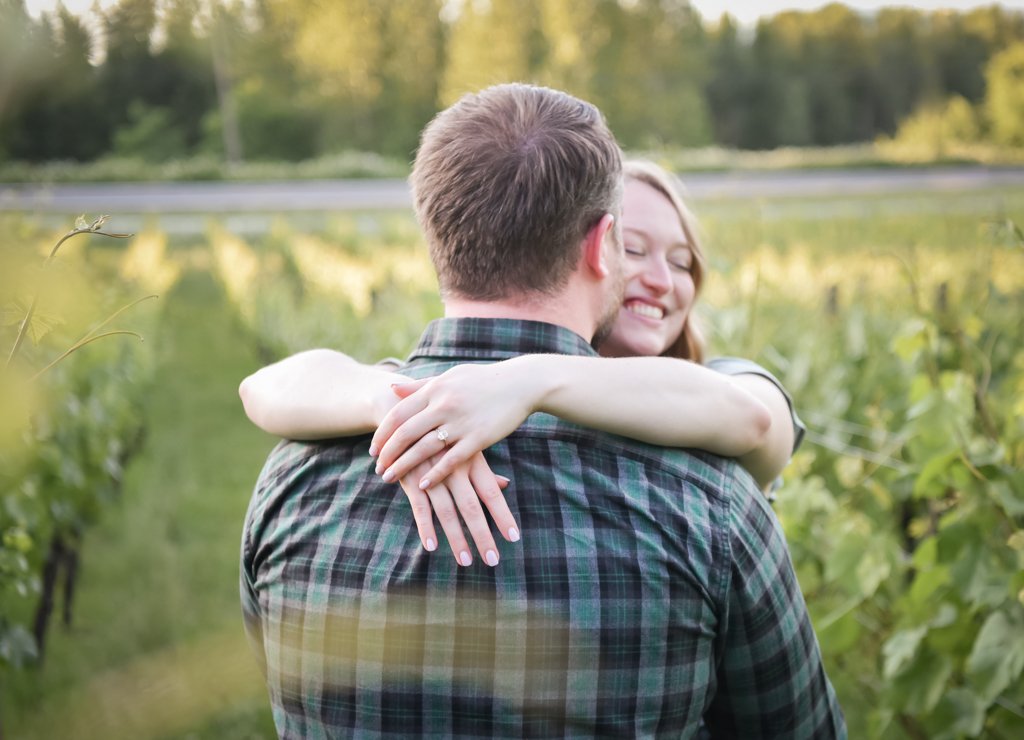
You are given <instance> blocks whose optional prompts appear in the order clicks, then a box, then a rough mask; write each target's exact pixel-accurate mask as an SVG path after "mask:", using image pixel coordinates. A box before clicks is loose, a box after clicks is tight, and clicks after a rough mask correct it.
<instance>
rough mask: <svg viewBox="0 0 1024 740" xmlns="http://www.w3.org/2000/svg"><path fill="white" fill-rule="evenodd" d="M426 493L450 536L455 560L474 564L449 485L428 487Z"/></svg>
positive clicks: (449, 539) (449, 541)
mask: <svg viewBox="0 0 1024 740" xmlns="http://www.w3.org/2000/svg"><path fill="white" fill-rule="evenodd" d="M426 495H427V497H428V498H429V499H430V505H431V506H432V507H433V509H434V515H435V516H437V521H438V522H440V523H441V529H443V530H444V534H445V536H446V537H447V538H448V545H449V546H450V547H451V548H452V553H454V555H455V561H456V562H457V563H458V564H459V565H472V564H473V555H472V553H470V551H469V544H468V543H467V542H466V536H465V534H464V533H463V531H462V520H461V519H459V512H458V511H457V510H456V508H455V502H454V501H453V500H452V496H451V493H450V492H449V491H448V487H447V486H446V485H445V484H444V483H441V484H439V485H436V486H434V487H433V488H430V489H428V490H427V492H426Z"/></svg>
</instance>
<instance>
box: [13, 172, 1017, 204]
mask: <svg viewBox="0 0 1024 740" xmlns="http://www.w3.org/2000/svg"><path fill="white" fill-rule="evenodd" d="M683 179H684V182H685V183H686V186H687V189H688V191H689V195H690V197H692V198H694V199H695V200H715V199H731V198H768V197H799V196H835V195H844V194H845V195H864V194H898V193H918V192H925V193H927V192H936V193H938V192H944V193H966V192H969V191H975V190H985V189H999V188H1005V187H1024V167H1014V168H988V167H956V168H953V167H950V168H928V169H873V170H813V171H789V172H723V173H717V172H716V173H690V174H686V175H685V176H684V177H683ZM409 205H410V198H409V190H408V187H407V185H406V183H405V181H404V180H397V179H396V180H315V181H295V182H258V183H251V182H185V183H96V184H78V185H52V186H31V185H29V186H20V185H4V184H0V211H28V212H35V213H39V214H43V213H65V214H77V213H99V212H103V213H117V214H129V213H134V214H146V213H165V214H166V213H183V214H184V213H191V214H196V213H266V212H282V211H287V212H304V211H305V212H323V211H345V210H363V209H375V208H408V207H409Z"/></svg>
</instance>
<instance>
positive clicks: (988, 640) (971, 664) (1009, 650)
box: [967, 611, 1024, 702]
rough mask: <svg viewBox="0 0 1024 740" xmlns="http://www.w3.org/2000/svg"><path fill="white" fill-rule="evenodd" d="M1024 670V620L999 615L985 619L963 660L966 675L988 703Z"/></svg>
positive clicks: (999, 612) (999, 613)
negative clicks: (965, 663) (967, 655)
mask: <svg viewBox="0 0 1024 740" xmlns="http://www.w3.org/2000/svg"><path fill="white" fill-rule="evenodd" d="M1021 670H1024V620H1021V619H1020V617H1019V615H1015V616H1014V617H1011V616H1008V615H1007V613H1005V612H1003V611H998V612H995V613H993V614H990V615H989V618H988V619H986V620H985V624H984V625H983V626H982V628H981V631H980V632H979V633H978V637H977V639H975V641H974V648H973V649H972V650H971V655H970V657H969V658H968V659H967V675H968V676H969V677H970V679H971V682H972V684H973V685H975V686H976V687H977V689H978V692H979V694H980V695H981V696H982V697H984V698H985V699H986V700H988V702H992V701H994V700H995V698H996V697H997V696H999V694H1001V693H1002V692H1003V690H1004V689H1005V688H1006V687H1007V686H1009V685H1010V684H1011V683H1012V682H1013V681H1015V680H1017V677H1018V676H1020V674H1021Z"/></svg>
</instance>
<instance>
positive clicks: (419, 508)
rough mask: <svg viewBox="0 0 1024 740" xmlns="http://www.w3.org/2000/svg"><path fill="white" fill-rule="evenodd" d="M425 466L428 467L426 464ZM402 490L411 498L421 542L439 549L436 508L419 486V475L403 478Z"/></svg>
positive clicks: (426, 547)
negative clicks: (435, 523) (435, 518)
mask: <svg viewBox="0 0 1024 740" xmlns="http://www.w3.org/2000/svg"><path fill="white" fill-rule="evenodd" d="M423 467H427V466H426V465H424V466H423ZM401 484H402V490H403V491H405V495H406V498H408V499H409V506H411V507H412V516H413V519H415V520H416V531H417V532H419V535H420V542H422V543H423V547H424V548H425V549H427V550H429V551H430V552H433V551H434V550H436V549H437V532H436V531H435V530H434V509H433V507H432V506H431V503H430V497H429V496H428V495H427V492H426V491H424V490H423V489H422V488H420V487H419V481H418V480H417V476H415V475H414V476H407V477H405V478H402V480H401Z"/></svg>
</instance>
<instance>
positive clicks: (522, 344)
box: [408, 318, 597, 362]
mask: <svg viewBox="0 0 1024 740" xmlns="http://www.w3.org/2000/svg"><path fill="white" fill-rule="evenodd" d="M528 354H558V355H592V356H596V355H597V352H595V351H594V348H593V347H591V346H590V344H589V343H588V342H586V341H585V340H584V339H583V337H581V336H580V335H579V334H577V333H576V332H574V331H571V330H569V329H566V328H565V327H563V326H557V325H556V324H547V323H544V322H541V321H522V320H519V319H472V318H470V319H437V320H435V321H431V322H430V324H428V325H427V328H426V329H425V330H424V332H423V336H422V337H420V341H419V344H418V345H417V346H416V349H414V350H413V352H412V354H411V355H409V360H408V361H409V362H412V361H413V360H416V359H430V360H442V359H452V360H505V359H508V358H510V357H516V356H517V355H528Z"/></svg>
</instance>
